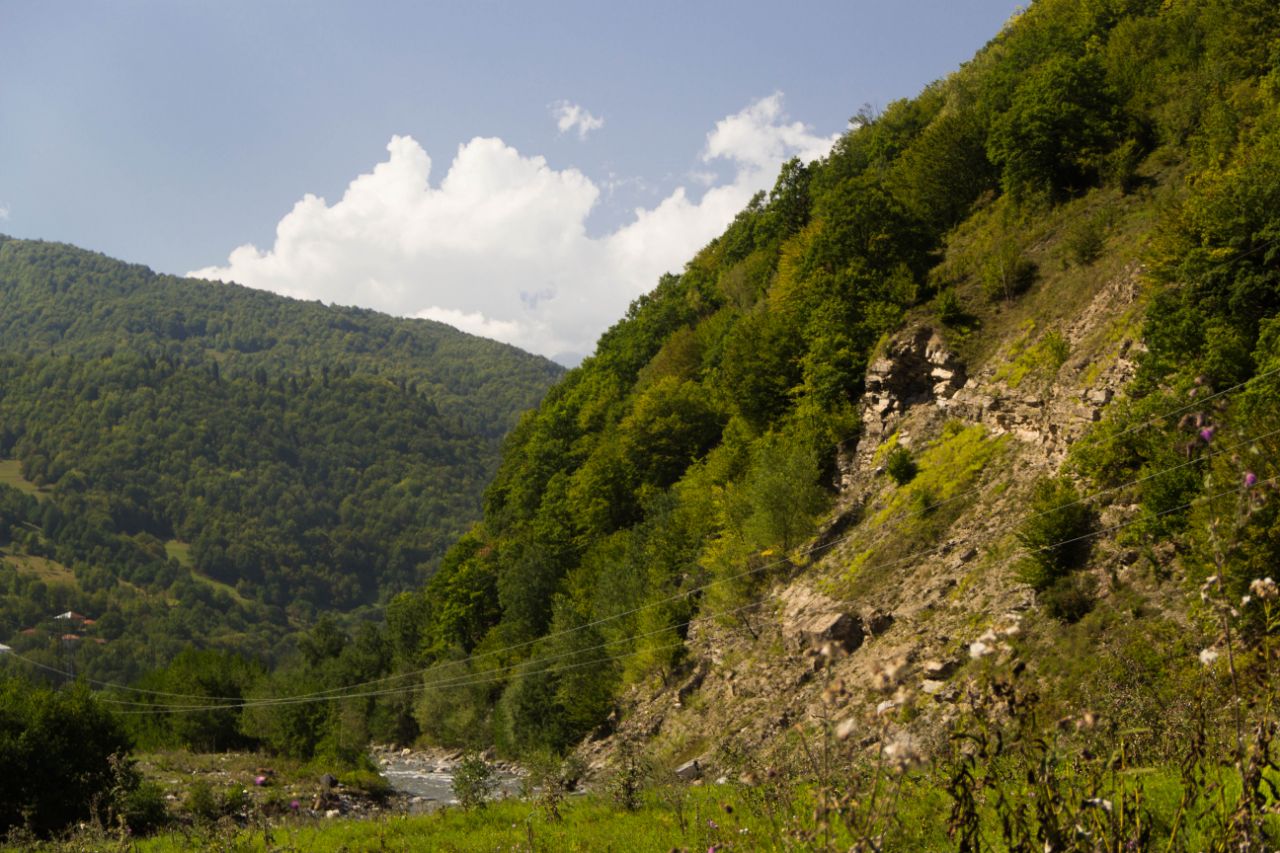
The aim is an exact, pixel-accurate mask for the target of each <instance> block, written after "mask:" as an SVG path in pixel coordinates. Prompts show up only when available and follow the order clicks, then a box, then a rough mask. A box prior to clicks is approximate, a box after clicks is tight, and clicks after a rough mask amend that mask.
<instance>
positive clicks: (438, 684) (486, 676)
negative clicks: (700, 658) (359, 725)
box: [104, 430, 1280, 714]
mask: <svg viewBox="0 0 1280 853" xmlns="http://www.w3.org/2000/svg"><path fill="white" fill-rule="evenodd" d="M1277 433H1280V430H1274V431H1272V432H1270V433H1266V434H1264V435H1263V436H1259V437H1257V438H1254V439H1250V442H1252V441H1257V440H1261V439H1262V438H1265V437H1269V436H1271V435H1275V434H1277ZM1250 442H1243V443H1250ZM1238 446H1240V445H1239V444H1237V445H1233V446H1231V447H1228V448H1226V450H1230V449H1234V447H1238ZM1222 452H1226V451H1225V450H1224V451H1222ZM1181 467H1185V465H1178V466H1173V467H1171V468H1168V469H1165V471H1163V472H1160V473H1167V472H1169V471H1173V470H1177V469H1178V468H1181ZM1152 476H1154V475H1152ZM1150 478H1151V476H1148V477H1144V478H1141V479H1140V480H1138V481H1134V482H1135V483H1136V482H1141V481H1145V480H1148V479H1150ZM1274 482H1276V478H1269V479H1267V480H1263V481H1259V483H1255V484H1254V487H1256V486H1257V485H1259V484H1260V483H1274ZM1249 488H1251V487H1248V486H1237V487H1235V488H1232V489H1227V490H1224V491H1221V492H1217V493H1215V494H1212V495H1204V496H1200V497H1199V498H1196V499H1193V500H1191V501H1189V502H1187V503H1184V504H1182V505H1180V506H1177V507H1172V508H1168V509H1165V510H1162V511H1160V512H1157V513H1153V514H1151V515H1150V516H1145V517H1139V518H1134V519H1131V520H1129V521H1125V522H1120V523H1117V524H1115V525H1112V526H1110V527H1106V528H1102V529H1099V530H1095V531H1091V532H1089V533H1086V534H1082V535H1080V536H1076V537H1072V538H1070V539H1065V540H1062V541H1059V542H1055V543H1051V544H1048V545H1044V546H1041V547H1039V548H1033V549H1023V550H1024V551H1025V553H1022V554H1018V555H1017V556H1018V557H1019V558H1021V557H1025V556H1030V555H1032V554H1036V553H1043V552H1046V551H1051V550H1053V549H1055V548H1060V547H1063V546H1065V545H1070V544H1074V543H1076V542H1080V541H1084V540H1088V539H1092V538H1096V537H1099V536H1104V535H1106V534H1109V533H1113V532H1115V531H1117V530H1121V529H1123V528H1125V527H1128V526H1130V525H1133V524H1137V523H1140V522H1142V521H1146V520H1149V519H1150V518H1159V517H1162V516H1165V515H1169V514H1172V513H1176V512H1181V511H1183V510H1186V509H1189V508H1191V507H1193V506H1196V505H1197V504H1200V503H1205V502H1209V501H1213V500H1216V499H1218V498H1220V497H1223V496H1225V495H1229V494H1239V493H1241V492H1243V491H1247V490H1248V489H1249ZM1106 491H1111V490H1102V491H1100V492H1098V493H1095V494H1094V495H1091V496H1087V497H1085V498H1081V499H1079V500H1077V501H1072V502H1069V503H1065V504H1062V505H1061V506H1060V507H1057V508H1055V509H1054V510H1050V511H1049V512H1056V511H1057V510H1058V509H1060V508H1061V507H1065V506H1071V505H1073V504H1077V503H1081V502H1083V501H1085V500H1090V499H1093V498H1096V497H1098V496H1100V495H1101V494H1103V493H1105V492H1106ZM1045 514H1047V513H1039V514H1037V515H1035V516H1030V518H1035V517H1040V516H1043V515H1045ZM1008 560H1009V563H1007V564H1012V561H1013V560H1014V557H1012V556H1011V557H1009V558H1008ZM888 565H892V563H889V564H885V566H886V567H887V566H888ZM757 606H758V603H757V602H750V603H748V604H745V605H742V606H740V607H736V608H732V609H730V610H727V611H720V612H714V613H709V614H703V615H701V616H699V617H696V618H693V619H689V620H686V621H685V622H683V623H679V624H677V625H674V626H665V627H663V628H660V629H656V630H653V631H649V632H645V633H641V634H634V635H629V636H627V637H622V638H618V639H615V640H611V641H608V642H604V643H598V644H595V645H591V646H587V647H585V648H582V649H574V650H570V651H567V652H562V653H560V654H557V655H549V656H544V657H541V658H535V659H532V660H526V661H522V662H520V663H517V664H511V665H508V666H506V667H499V668H496V669H494V670H489V671H487V672H484V673H471V674H468V675H464V676H455V677H452V678H446V679H442V680H436V681H430V680H428V681H425V682H419V683H415V684H413V685H409V686H407V687H399V688H387V689H384V690H377V691H366V692H363V693H347V694H342V695H323V696H322V695H318V694H303V695H299V696H292V697H276V698H270V699H263V700H249V701H243V702H241V703H240V704H237V705H203V706H190V705H175V706H155V705H152V706H149V707H148V708H147V709H145V710H137V711H121V712H119V713H127V714H151V713H170V712H175V713H176V712H194V711H210V710H221V709H227V708H247V707H271V706H277V705H291V704H304V703H309V702H322V701H330V700H334V699H355V698H367V697H377V696H386V695H399V694H402V693H412V692H417V691H420V690H423V689H427V688H433V689H439V688H442V687H466V686H478V685H483V684H488V683H496V682H497V681H498V680H500V677H501V676H502V675H504V674H505V673H507V672H510V671H513V670H517V669H528V668H529V667H530V666H533V665H536V664H547V663H549V662H552V661H555V660H560V659H563V658H572V657H574V656H577V655H580V654H584V653H586V652H590V651H594V650H604V649H607V648H610V647H612V646H616V645H625V644H630V643H634V642H635V641H637V640H640V639H645V638H648V637H651V636H657V635H660V634H663V633H669V632H671V631H678V630H680V629H686V630H687V629H688V628H690V627H692V626H693V625H696V624H701V623H704V622H708V621H712V620H716V619H722V618H724V617H726V616H731V615H734V614H736V613H740V612H743V611H745V610H749V609H753V608H755V607H757ZM579 627H585V626H579ZM683 645H684V641H681V642H679V643H675V644H670V645H668V646H662V647H659V648H658V649H657V650H663V649H667V648H675V647H679V646H683ZM475 659H477V658H463V659H461V660H458V661H450V662H444V663H443V664H441V665H443V666H448V665H451V664H453V665H466V664H467V663H469V662H471V661H474V660H475ZM614 660H615V659H614V657H613V656H611V655H610V656H607V657H604V658H600V659H597V660H593V661H590V662H588V665H594V664H597V663H612V662H614ZM575 666H576V665H575ZM433 668H434V667H433ZM428 671H430V669H428V670H422V671H420V672H419V673H415V674H422V673H425V672H428ZM535 671H548V670H546V669H543V670H535ZM381 680H385V679H379V680H375V681H370V682H365V683H363V684H356V685H348V686H346V687H344V688H337V689H341V690H350V689H353V688H356V687H362V686H369V685H372V684H375V683H378V681H381ZM329 692H332V691H329ZM104 701H105V700H104ZM117 704H129V705H138V704H141V703H133V702H130V703H117Z"/></svg>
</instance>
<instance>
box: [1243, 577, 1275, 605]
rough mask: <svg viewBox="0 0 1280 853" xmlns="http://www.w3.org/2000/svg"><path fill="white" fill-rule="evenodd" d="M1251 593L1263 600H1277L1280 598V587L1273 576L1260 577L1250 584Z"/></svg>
mask: <svg viewBox="0 0 1280 853" xmlns="http://www.w3.org/2000/svg"><path fill="white" fill-rule="evenodd" d="M1249 593H1250V594H1251V595H1252V596H1253V597H1254V598H1259V599H1261V600H1263V601H1275V600H1276V599H1277V598H1280V587H1277V586H1276V582H1275V581H1273V580H1272V579H1271V578H1258V579H1256V580H1254V582H1253V583H1251V584H1249Z"/></svg>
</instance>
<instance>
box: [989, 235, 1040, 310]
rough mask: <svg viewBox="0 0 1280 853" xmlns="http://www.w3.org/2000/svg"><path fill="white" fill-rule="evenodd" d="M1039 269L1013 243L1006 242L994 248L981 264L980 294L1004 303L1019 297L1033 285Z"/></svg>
mask: <svg viewBox="0 0 1280 853" xmlns="http://www.w3.org/2000/svg"><path fill="white" fill-rule="evenodd" d="M1039 272H1040V270H1039V267H1037V266H1036V264H1035V261H1032V260H1031V259H1030V258H1028V257H1026V256H1025V255H1023V254H1022V250H1021V249H1019V248H1018V247H1017V246H1016V245H1015V244H1014V243H1012V242H1010V241H1006V242H1004V243H1002V244H1000V245H998V246H996V247H995V250H994V251H992V253H991V254H990V255H988V256H987V258H986V260H985V261H984V262H983V264H982V270H981V279H982V292H983V293H984V294H986V297H987V298H988V299H990V300H992V301H995V300H997V299H1004V300H1006V301H1008V300H1011V299H1013V298H1014V297H1015V296H1021V295H1022V294H1023V293H1026V292H1027V290H1029V289H1030V287H1031V285H1033V284H1035V281H1036V276H1037V275H1038V274H1039Z"/></svg>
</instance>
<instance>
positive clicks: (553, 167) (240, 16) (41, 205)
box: [0, 0, 1017, 361]
mask: <svg viewBox="0 0 1280 853" xmlns="http://www.w3.org/2000/svg"><path fill="white" fill-rule="evenodd" d="M1016 6H1017V4H1016V3H1013V2H1007V0H950V2H946V0H878V1H877V2H868V1H867V0H849V2H842V3H836V2H832V3H804V2H798V3H794V4H790V6H789V7H788V8H786V9H784V8H783V7H782V4H777V3H759V2H747V1H746V0H741V2H732V3H730V2H723V3H722V2H691V0H685V2H682V3H674V2H647V3H635V4H626V5H623V4H616V3H606V2H600V0H596V2H556V3H533V2H522V3H516V2H511V3H496V2H484V0H475V2H467V3H461V2H459V3H408V2H382V3H370V2H366V3H354V2H352V3H335V2H293V0H256V2H239V0H220V2H211V1H210V2H184V0H163V2H162V1H161V0H111V2H76V0H69V2H58V3H50V2H41V0H30V2H26V0H5V2H3V3H0V232H4V233H8V234H11V235H14V236H20V237H33V238H42V239H49V240H61V241H66V242H71V243H76V244H78V245H81V246H84V247H87V248H91V249H95V250H99V251H103V252H106V253H107V254H110V255H113V256H116V257H120V258H124V259H126V260H129V261H135V262H140V263H145V264H147V265H149V266H151V267H153V268H155V269H158V270H160V271H164V272H173V273H186V272H190V271H201V273H202V274H204V275H206V276H208V277H216V278H224V279H225V278H235V279H236V280H241V281H243V282H244V283H246V284H250V285H252V286H259V287H267V288H270V289H272V290H276V291H278V292H282V293H287V294H290V295H296V296H302V297H306V298H319V299H323V300H325V301H331V302H340V303H344V304H360V305H366V306H368V307H374V308H378V309H380V310H386V311H390V312H392V313H397V314H402V315H406V316H426V317H433V318H435V319H442V320H445V321H446V322H452V323H453V324H454V325H457V326H459V327H461V328H464V329H467V330H468V331H474V332H477V333H480V334H487V335H490V336H495V337H499V338H503V339H506V340H510V341H512V342H514V343H517V344H518V345H521V346H524V347H526V348H529V349H533V350H536V351H539V352H542V353H544V354H547V355H552V356H558V357H561V358H562V359H563V360H566V361H572V360H573V359H574V358H576V357H578V356H580V355H581V354H583V353H585V352H589V351H590V348H591V344H592V342H593V341H594V339H595V338H596V337H597V336H598V335H599V333H600V332H601V331H602V330H603V329H604V328H605V327H607V325H609V323H611V322H612V321H613V320H615V319H616V318H617V317H618V316H619V315H620V313H621V311H622V310H624V309H625V307H626V304H627V303H628V302H629V301H630V300H631V299H633V298H634V297H635V296H636V295H638V294H639V293H641V292H643V291H644V290H646V289H648V288H649V287H651V286H652V284H653V283H654V281H656V277H657V274H658V273H660V272H662V271H663V270H665V269H676V270H678V269H679V266H680V264H681V262H682V261H683V260H684V259H686V258H687V257H688V255H689V254H691V252H692V251H693V250H696V248H697V247H698V246H699V245H701V244H703V243H705V242H706V240H707V239H709V238H710V237H711V236H714V234H716V233H718V232H719V231H720V230H721V229H722V228H723V225H724V224H725V221H727V218H728V217H731V216H732V213H733V212H734V211H736V210H737V209H740V207H741V203H742V202H743V201H744V200H745V198H749V197H750V193H751V192H753V191H754V190H755V189H756V188H758V187H759V186H760V185H767V184H769V183H771V182H772V176H773V174H774V173H776V166H777V163H776V161H778V160H779V159H780V158H784V157H787V156H791V155H797V154H798V155H801V156H817V155H820V154H821V153H822V151H823V150H825V146H826V145H828V144H829V142H830V140H831V139H832V138H833V137H834V135H835V134H838V133H840V132H842V131H843V130H844V129H845V128H846V127H847V121H848V119H849V118H850V117H851V116H853V115H854V114H855V113H856V112H858V110H859V109H860V108H861V107H862V106H863V105H864V104H869V105H870V106H872V107H873V108H878V107H883V106H884V105H885V104H887V103H889V102H890V101H892V100H894V99H897V98H900V97H909V96H912V95H914V94H915V93H917V92H918V91H919V90H920V88H921V87H922V86H923V85H925V84H926V83H928V82H929V81H931V80H933V79H936V78H938V77H940V76H943V75H945V74H946V73H948V72H949V71H951V70H954V69H955V68H956V67H957V66H958V65H959V64H960V63H961V62H963V61H964V60H966V59H968V58H969V57H970V56H972V55H973V53H974V52H975V51H976V50H977V49H978V48H979V47H981V46H982V44H984V43H985V42H986V41H987V40H988V39H989V38H991V37H992V36H993V35H995V33H996V32H998V31H999V29H1000V26H1001V25H1002V23H1003V22H1004V21H1005V20H1007V19H1008V18H1009V16H1010V15H1011V14H1012V13H1013V12H1014V11H1015V8H1016ZM562 118H563V119H564V120H563V121H560V119H562ZM575 118H576V119H577V123H572V124H571V123H570V121H571V120H572V119H575ZM379 164H382V165H381V166H379ZM375 167H376V168H375ZM446 175H450V178H448V179H447V178H446ZM360 176H366V177H365V178H364V179H360V180H357V179H358V178H359V177H360ZM353 182H354V183H353ZM344 194H346V196H347V201H346V202H344V201H343V198H344ZM322 200H323V201H322ZM637 209H638V210H639V211H640V212H637ZM277 229H280V234H279V235H278V234H277ZM249 246H252V247H253V248H252V250H250V249H249V248H244V249H239V248H238V247H249ZM233 251H234V252H236V253H237V255H235V256H233V255H232V253H233Z"/></svg>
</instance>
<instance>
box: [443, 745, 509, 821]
mask: <svg viewBox="0 0 1280 853" xmlns="http://www.w3.org/2000/svg"><path fill="white" fill-rule="evenodd" d="M497 787H498V780H497V779H495V778H493V765H492V764H490V763H489V762H488V761H486V760H485V758H484V756H483V755H481V754H480V753H478V752H468V753H467V754H466V755H464V756H463V757H462V760H461V761H459V762H458V765H457V766H456V767H454V768H453V795H454V796H455V797H457V798H458V805H460V806H462V807H463V808H464V809H466V810H467V811H470V810H471V809H475V808H483V807H484V804H485V803H487V802H488V801H489V798H490V797H492V796H493V792H494V791H495V790H496V789H497Z"/></svg>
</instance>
